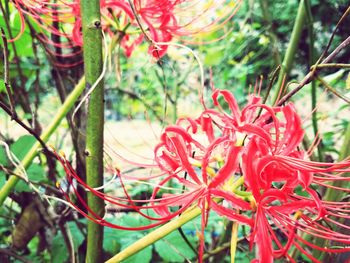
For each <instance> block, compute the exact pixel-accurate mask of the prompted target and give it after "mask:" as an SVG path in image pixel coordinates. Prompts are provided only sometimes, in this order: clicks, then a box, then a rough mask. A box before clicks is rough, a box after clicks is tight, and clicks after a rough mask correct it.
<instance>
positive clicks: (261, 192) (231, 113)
mask: <svg viewBox="0 0 350 263" xmlns="http://www.w3.org/2000/svg"><path fill="white" fill-rule="evenodd" d="M220 97H222V99H223V101H224V102H225V103H224V105H222V104H220V102H221V101H222V100H221V98H220ZM212 98H213V102H214V105H215V106H216V108H214V109H206V110H204V111H203V112H202V114H201V115H200V116H199V117H198V118H197V119H190V118H186V119H179V120H178V122H177V123H176V125H170V126H168V127H166V128H165V130H164V132H163V133H162V135H161V140H160V143H159V144H158V145H157V146H156V147H155V149H154V160H155V163H156V165H154V167H156V168H158V169H159V170H160V171H161V173H160V174H159V175H158V176H152V177H149V178H142V180H154V178H155V177H156V181H155V182H156V186H155V187H154V189H153V194H152V196H151V198H150V199H149V200H132V199H131V198H130V196H129V194H128V192H127V190H126V188H125V187H124V184H123V180H125V179H128V180H131V179H132V178H131V177H130V176H127V175H124V174H123V173H119V179H120V182H121V185H122V186H123V189H124V193H125V196H126V197H125V198H116V197H113V196H109V195H107V194H104V193H102V192H100V191H97V190H94V189H92V188H91V187H89V186H88V185H86V184H85V183H84V182H83V181H82V180H81V179H79V177H78V176H77V175H76V174H75V172H74V170H73V169H72V167H71V166H70V164H69V163H68V162H67V161H66V160H65V159H64V158H62V157H60V156H59V155H57V157H58V159H59V160H60V162H61V163H62V164H63V166H64V167H65V169H66V172H67V175H68V177H67V178H68V181H70V182H71V184H72V185H74V183H73V182H72V180H73V179H74V178H75V180H76V181H77V182H78V183H79V184H81V185H83V187H85V188H87V189H88V190H89V191H91V192H93V193H94V194H95V195H96V196H99V197H100V198H103V199H104V200H105V201H106V202H109V203H112V204H115V205H118V206H121V207H128V208H132V209H134V210H135V211H136V212H138V213H140V214H141V215H143V216H145V217H146V218H148V219H150V220H154V221H155V223H153V224H151V225H149V226H142V227H138V228H132V229H133V230H137V229H145V228H149V227H154V226H156V225H160V224H163V223H165V222H167V221H169V220H171V219H172V218H174V217H176V216H178V215H179V214H181V213H182V212H184V211H185V210H186V209H187V208H189V207H190V206H193V205H196V206H199V207H200V208H201V210H202V232H203V231H204V229H205V226H206V224H207V222H208V216H209V211H210V210H213V211H214V212H216V213H217V214H219V215H221V216H224V217H226V218H228V219H230V220H232V221H236V222H239V223H240V224H245V225H247V226H249V227H250V229H251V231H250V235H249V237H248V239H249V241H250V246H251V248H253V246H254V245H255V246H256V250H257V255H258V256H257V259H256V260H255V261H256V262H263V263H268V262H273V260H274V259H275V258H281V257H286V258H288V259H289V260H290V261H291V262H296V261H295V260H294V259H293V258H292V257H291V256H290V254H289V253H290V251H291V248H292V247H294V248H296V249H298V250H299V251H301V252H302V253H303V254H305V255H306V256H307V257H308V258H309V259H310V260H312V261H313V262H318V260H317V259H316V258H314V257H313V256H312V250H313V249H316V250H320V251H324V252H346V251H350V246H349V244H350V236H349V235H347V234H343V233H339V232H336V231H335V229H333V226H334V227H342V228H346V229H349V226H347V225H345V224H344V222H343V221H344V220H345V219H349V218H350V209H349V208H350V202H346V201H343V202H331V201H327V200H322V199H321V197H320V196H319V194H318V192H317V190H316V189H320V188H323V189H325V188H328V187H333V186H331V184H330V183H331V182H333V181H335V180H339V181H349V180H350V178H349V177H345V176H344V173H345V172H349V171H350V162H349V161H347V160H345V161H342V162H339V163H319V162H312V161H310V160H308V159H307V154H306V153H305V152H304V151H303V150H301V148H300V144H301V142H302V139H303V137H304V130H303V129H302V127H301V120H300V117H299V116H298V114H297V113H296V111H295V109H294V106H293V104H291V103H290V104H287V105H286V106H279V107H270V106H268V105H266V104H262V100H261V98H259V97H257V96H254V95H251V96H250V97H249V99H248V103H247V105H246V106H245V107H244V108H243V109H240V108H239V107H238V104H237V102H236V100H235V98H234V96H233V95H232V94H231V93H230V92H229V91H227V90H215V91H214V92H213V95H212ZM225 109H228V112H227V111H225ZM136 179H137V178H136ZM137 180H141V179H140V178H138V179H137ZM168 184H170V185H172V186H177V187H176V189H175V190H174V189H170V190H167V189H169V188H167V187H165V186H166V185H168ZM73 188H74V187H73ZM74 189H75V188H74ZM337 189H338V190H341V191H345V192H349V189H346V188H340V187H338V188H337ZM74 191H75V194H76V195H77V197H78V198H79V199H80V200H81V201H82V199H81V197H80V196H79V194H78V192H77V191H76V190H74ZM67 198H68V196H67ZM68 199H69V198H68ZM86 209H87V210H88V211H90V209H89V207H88V206H87V205H86ZM148 209H151V210H153V211H155V213H156V214H158V217H154V216H149V215H148V214H147V213H145V212H143V211H145V210H148ZM79 212H81V213H82V214H84V215H85V216H87V217H89V218H90V219H91V220H94V221H95V222H97V223H99V224H102V225H105V226H109V227H116V228H121V229H125V228H124V227H122V226H116V225H112V224H110V223H108V222H106V221H105V220H104V219H103V218H100V217H98V216H97V215H95V214H94V213H93V211H90V212H91V213H92V215H93V216H88V215H86V214H85V213H84V212H82V211H81V210H79ZM303 233H306V234H308V235H310V236H312V237H316V238H324V239H327V240H328V241H329V242H330V246H329V247H319V246H318V245H317V244H313V243H312V242H310V241H308V240H306V239H304V237H303V235H302V234H303ZM201 236H203V235H201ZM332 244H337V245H336V246H334V247H332ZM203 250H204V239H203V238H201V240H200V249H199V251H200V253H199V257H200V260H201V258H202V255H203Z"/></svg>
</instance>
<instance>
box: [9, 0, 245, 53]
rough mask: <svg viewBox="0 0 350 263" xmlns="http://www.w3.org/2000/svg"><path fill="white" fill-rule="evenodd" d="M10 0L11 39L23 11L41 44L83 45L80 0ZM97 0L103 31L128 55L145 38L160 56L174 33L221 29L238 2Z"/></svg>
mask: <svg viewBox="0 0 350 263" xmlns="http://www.w3.org/2000/svg"><path fill="white" fill-rule="evenodd" d="M12 1H13V4H14V6H15V7H16V8H17V9H18V11H19V14H20V17H21V24H22V26H21V33H20V34H19V35H18V36H17V37H16V38H15V39H17V38H18V37H20V35H21V34H22V33H23V32H24V28H25V20H24V15H27V16H28V17H30V18H31V19H32V20H34V21H35V22H36V24H37V25H38V26H39V27H41V28H42V29H43V31H44V32H45V33H44V34H43V35H41V36H40V37H41V40H42V41H43V43H46V44H51V45H53V46H58V47H61V48H68V49H71V48H73V47H74V46H82V44H83V43H82V42H83V41H82V33H81V27H82V24H81V11H80V0H67V1H50V0H45V1H43V0H12ZM100 3H101V19H102V28H103V30H104V31H105V32H106V33H108V34H110V35H118V34H119V37H121V45H122V47H123V48H124V50H125V54H126V55H127V56H130V55H131V54H132V52H133V50H134V49H135V47H136V46H137V45H139V44H140V43H141V42H142V41H143V40H144V38H145V37H146V38H147V39H148V40H149V41H150V42H151V43H150V48H149V53H151V54H152V55H153V56H154V57H156V58H160V57H162V56H163V55H164V54H165V53H166V50H167V45H166V43H168V42H170V41H171V40H172V39H173V38H174V37H183V36H191V37H194V36H195V35H196V34H199V33H206V32H209V31H213V30H218V29H219V28H221V27H222V25H223V24H225V23H226V22H227V21H228V20H229V19H230V18H231V17H232V16H233V15H234V14H235V12H236V11H237V9H238V7H239V3H240V1H238V2H237V3H236V4H235V5H233V6H232V4H231V7H229V8H226V9H225V10H227V11H222V8H223V7H224V6H225V5H226V4H227V3H226V1H224V0H220V1H210V2H209V3H207V1H201V2H199V1H196V0H195V1H193V0H132V1H128V0H102V1H101V2H100ZM130 28H131V29H130ZM47 33H51V34H52V35H56V36H60V37H62V38H63V39H65V42H60V43H56V42H54V41H52V40H50V39H49V38H48V37H47V35H46V34H47ZM145 34H146V36H145ZM15 39H14V40H15ZM61 41H62V40H61ZM48 51H51V50H48ZM51 53H53V51H51ZM53 54H55V53H53ZM55 55H60V54H55ZM74 55H76V53H74V54H65V56H66V57H67V56H74Z"/></svg>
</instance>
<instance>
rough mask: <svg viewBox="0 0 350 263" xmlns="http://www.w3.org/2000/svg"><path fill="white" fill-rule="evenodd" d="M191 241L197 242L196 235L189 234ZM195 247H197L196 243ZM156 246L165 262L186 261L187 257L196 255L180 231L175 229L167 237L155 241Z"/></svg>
mask: <svg viewBox="0 0 350 263" xmlns="http://www.w3.org/2000/svg"><path fill="white" fill-rule="evenodd" d="M188 239H189V241H190V242H191V241H192V242H191V243H192V244H195V242H193V241H194V237H191V236H188ZM194 247H196V246H195V245H194ZM155 248H156V251H157V253H158V254H159V256H161V258H162V259H163V260H164V262H184V260H185V259H191V258H194V257H195V256H196V255H195V253H194V252H193V251H192V249H191V248H190V247H189V246H188V245H187V243H186V242H185V241H184V240H183V238H182V237H181V235H180V233H179V232H178V231H174V232H172V233H171V234H169V235H168V236H166V237H165V238H163V239H161V240H159V241H158V242H157V243H155Z"/></svg>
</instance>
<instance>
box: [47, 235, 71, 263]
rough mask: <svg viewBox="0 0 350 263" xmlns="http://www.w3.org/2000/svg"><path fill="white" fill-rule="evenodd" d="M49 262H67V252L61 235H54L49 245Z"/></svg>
mask: <svg viewBox="0 0 350 263" xmlns="http://www.w3.org/2000/svg"><path fill="white" fill-rule="evenodd" d="M51 255H52V258H51V262H52V263H63V262H66V261H67V260H68V251H67V247H66V244H65V243H64V242H63V237H62V234H59V235H56V236H55V237H54V238H53V240H52V244H51Z"/></svg>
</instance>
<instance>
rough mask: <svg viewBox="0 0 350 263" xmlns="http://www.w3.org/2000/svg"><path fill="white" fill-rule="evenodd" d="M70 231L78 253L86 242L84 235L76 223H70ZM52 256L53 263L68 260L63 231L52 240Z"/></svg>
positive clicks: (61, 262)
mask: <svg viewBox="0 0 350 263" xmlns="http://www.w3.org/2000/svg"><path fill="white" fill-rule="evenodd" d="M68 229H69V231H70V234H71V236H72V240H73V246H74V250H75V251H77V250H78V248H79V246H80V245H81V244H82V243H83V242H84V235H83V234H82V233H81V232H80V230H79V228H78V227H77V225H76V224H75V223H74V222H69V223H68ZM51 255H52V258H51V262H52V263H63V262H66V261H67V260H68V250H67V246H66V243H65V242H64V239H63V236H62V232H61V231H59V232H58V233H57V235H56V236H55V237H54V238H53V240H52V244H51Z"/></svg>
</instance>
